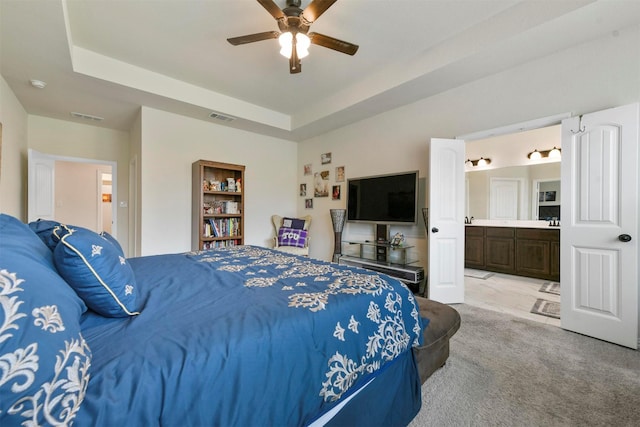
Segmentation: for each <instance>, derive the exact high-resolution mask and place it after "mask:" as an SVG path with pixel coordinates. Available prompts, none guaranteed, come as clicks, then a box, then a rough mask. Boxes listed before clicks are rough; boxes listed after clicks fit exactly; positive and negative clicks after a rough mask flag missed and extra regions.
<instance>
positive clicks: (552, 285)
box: [538, 282, 560, 295]
mask: <svg viewBox="0 0 640 427" xmlns="http://www.w3.org/2000/svg"><path fill="white" fill-rule="evenodd" d="M538 292H545V293H547V294H553V295H560V283H558V282H545V283H543V284H542V287H541V288H540V290H539V291H538Z"/></svg>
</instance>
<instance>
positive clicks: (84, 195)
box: [54, 161, 111, 233]
mask: <svg viewBox="0 0 640 427" xmlns="http://www.w3.org/2000/svg"><path fill="white" fill-rule="evenodd" d="M98 171H100V172H101V173H111V166H109V165H100V164H92V163H80V162H66V161H56V178H55V195H54V203H55V206H56V207H55V212H56V220H57V221H60V222H62V223H65V224H73V225H78V226H80V227H85V228H88V229H89V230H93V231H95V232H98V233H99V232H101V231H104V230H105V229H104V225H103V223H102V221H100V222H99V220H101V219H104V217H101V216H99V214H98V209H100V211H102V208H103V206H102V205H103V203H102V202H100V203H99V204H98V200H97V197H100V198H102V196H101V194H102V192H101V191H102V187H103V186H102V184H101V182H100V181H99V178H98ZM109 192H111V186H109ZM109 206H111V204H110V203H109ZM101 215H104V214H101ZM108 219H109V222H110V221H111V214H110V213H109V215H108ZM106 231H108V230H106Z"/></svg>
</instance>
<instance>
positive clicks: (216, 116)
mask: <svg viewBox="0 0 640 427" xmlns="http://www.w3.org/2000/svg"><path fill="white" fill-rule="evenodd" d="M209 117H211V118H212V119H216V120H220V121H222V122H232V121H234V120H235V119H236V118H235V117H231V116H225V115H224V114H220V113H216V112H215V111H212V112H211V113H210V114H209Z"/></svg>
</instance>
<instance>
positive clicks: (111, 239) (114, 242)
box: [100, 231, 124, 256]
mask: <svg viewBox="0 0 640 427" xmlns="http://www.w3.org/2000/svg"><path fill="white" fill-rule="evenodd" d="M100 236H102V237H104V238H105V239H106V240H108V241H109V243H111V244H112V245H113V246H114V247H115V248H116V249H117V250H118V253H120V255H122V256H124V251H123V250H122V246H120V242H118V241H117V240H116V238H115V237H113V236H112V235H111V234H109V233H107V232H106V231H103V232H101V233H100Z"/></svg>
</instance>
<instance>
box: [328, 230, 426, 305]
mask: <svg viewBox="0 0 640 427" xmlns="http://www.w3.org/2000/svg"><path fill="white" fill-rule="evenodd" d="M376 229H377V227H376ZM342 243H343V244H348V245H359V248H358V254H359V256H354V255H342V256H341V257H340V259H339V261H338V263H339V264H342V265H349V266H352V267H360V268H364V269H367V270H371V271H376V272H378V273H384V274H386V275H388V276H391V277H395V278H397V279H399V280H400V281H402V282H403V283H405V284H406V285H407V286H409V289H411V290H412V291H413V292H414V293H417V292H419V290H420V284H421V283H422V281H423V280H424V279H425V275H424V268H422V267H420V266H416V265H411V264H413V263H415V262H417V261H409V260H408V259H407V249H411V248H413V246H407V245H398V246H394V245H391V244H390V243H389V242H388V241H385V242H382V241H381V242H377V241H376V242H373V241H369V240H365V241H343V242H342ZM367 249H369V251H368V252H367ZM371 249H373V250H374V251H375V253H374V255H373V256H372V255H371V254H370V250H371ZM383 253H384V255H385V256H384V258H382V257H381V255H382V254H383Z"/></svg>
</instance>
